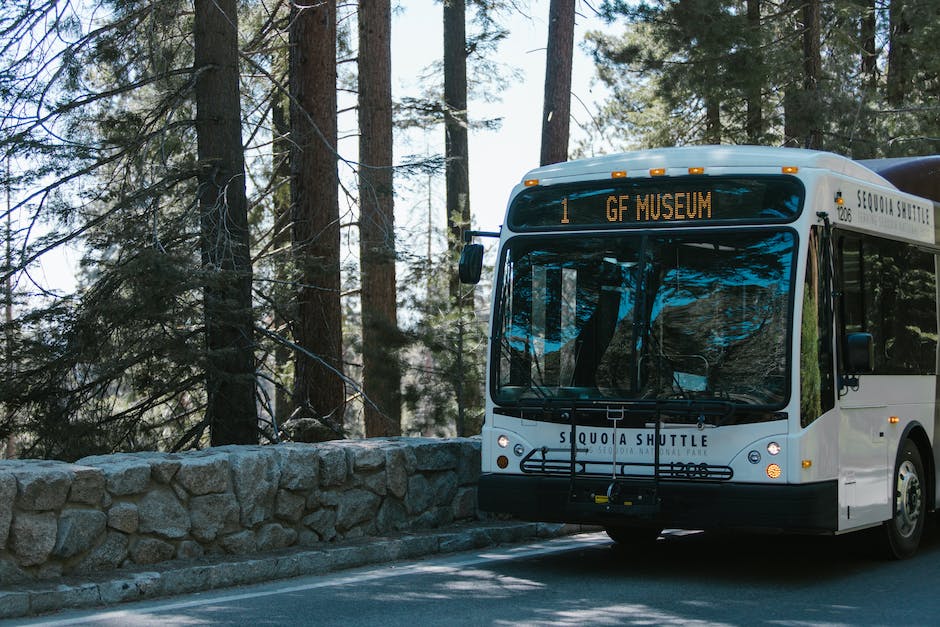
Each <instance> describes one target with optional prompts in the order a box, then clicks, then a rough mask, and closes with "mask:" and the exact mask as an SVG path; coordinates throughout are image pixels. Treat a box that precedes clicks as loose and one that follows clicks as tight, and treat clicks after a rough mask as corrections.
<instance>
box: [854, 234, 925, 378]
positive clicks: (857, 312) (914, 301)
mask: <svg viewBox="0 0 940 627" xmlns="http://www.w3.org/2000/svg"><path fill="white" fill-rule="evenodd" d="M839 270H840V276H841V292H842V298H841V309H840V312H841V315H842V325H843V329H844V331H845V332H846V333H855V332H867V333H871V335H872V338H873V340H874V345H875V364H874V366H875V368H874V373H875V374H935V373H936V360H937V292H936V290H937V280H936V277H937V272H936V261H935V257H934V255H933V254H932V253H928V252H925V251H923V250H919V249H917V248H916V247H915V246H913V245H908V244H902V243H900V242H894V241H889V240H883V239H880V238H876V237H869V236H855V235H845V236H842V237H840V238H839Z"/></svg>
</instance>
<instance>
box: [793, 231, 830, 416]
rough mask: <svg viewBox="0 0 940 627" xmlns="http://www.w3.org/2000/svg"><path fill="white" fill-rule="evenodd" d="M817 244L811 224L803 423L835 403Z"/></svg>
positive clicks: (802, 360)
mask: <svg viewBox="0 0 940 627" xmlns="http://www.w3.org/2000/svg"><path fill="white" fill-rule="evenodd" d="M819 247H820V237H819V232H818V229H817V228H815V227H814V228H813V230H812V231H811V232H810V239H809V257H808V259H807V263H806V278H805V280H804V284H803V323H802V327H801V329H800V422H801V424H802V425H803V426H804V427H805V426H807V425H809V424H810V423H811V422H813V421H814V420H816V419H817V418H819V416H821V415H822V414H824V413H826V412H827V411H829V410H830V409H832V407H833V405H834V404H835V399H834V387H833V382H834V377H833V369H834V368H833V356H832V331H831V328H832V326H831V325H832V318H831V314H830V312H829V311H828V304H827V302H828V301H827V298H826V294H825V290H826V286H825V283H824V279H823V277H825V269H824V268H823V265H822V264H823V263H824V260H825V258H826V257H825V255H824V254H822V251H821V250H820V249H819Z"/></svg>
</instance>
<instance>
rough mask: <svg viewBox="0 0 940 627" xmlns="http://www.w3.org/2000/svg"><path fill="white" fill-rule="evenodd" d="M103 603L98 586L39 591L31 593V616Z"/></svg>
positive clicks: (78, 585) (82, 584) (66, 587)
mask: <svg viewBox="0 0 940 627" xmlns="http://www.w3.org/2000/svg"><path fill="white" fill-rule="evenodd" d="M100 603H101V596H100V594H99V591H98V585H97V584H93V583H81V584H75V585H60V586H56V587H55V588H47V589H38V590H33V591H31V592H30V593H29V612H30V614H45V613H46V612H53V611H55V610H58V609H61V608H62V607H70V608H80V607H91V606H93V605H98V604H100Z"/></svg>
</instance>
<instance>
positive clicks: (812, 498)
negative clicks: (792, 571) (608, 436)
mask: <svg viewBox="0 0 940 627" xmlns="http://www.w3.org/2000/svg"><path fill="white" fill-rule="evenodd" d="M609 486H610V480H609V479H595V478H577V479H575V481H574V482H573V483H572V481H571V478H570V477H545V476H527V475H508V474H495V473H485V474H483V475H481V476H480V484H479V505H480V509H481V510H484V511H488V512H498V513H505V514H512V515H514V516H516V517H519V518H522V519H526V520H535V521H545V522H567V523H584V524H598V525H605V526H615V525H637V526H659V527H661V528H672V529H716V528H722V529H726V528H737V529H766V530H780V531H792V532H802V533H832V532H835V531H836V530H837V529H838V513H839V512H838V507H839V498H838V483H837V482H836V481H835V480H833V481H824V482H820V483H809V484H793V485H790V484H779V485H774V484H747V483H726V482H725V483H712V482H696V481H661V482H659V483H658V484H656V483H654V482H652V481H644V480H621V481H618V482H617V488H616V491H617V492H618V493H619V495H621V496H620V498H618V499H616V500H614V499H611V500H610V501H608V502H604V501H605V499H604V496H606V495H607V494H608V488H609ZM595 497H600V498H595ZM598 501H600V502H598ZM623 503H629V505H623Z"/></svg>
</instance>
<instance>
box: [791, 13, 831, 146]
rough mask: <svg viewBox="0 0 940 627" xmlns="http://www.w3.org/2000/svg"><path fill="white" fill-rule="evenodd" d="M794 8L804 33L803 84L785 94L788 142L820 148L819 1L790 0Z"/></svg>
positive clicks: (802, 54)
mask: <svg viewBox="0 0 940 627" xmlns="http://www.w3.org/2000/svg"><path fill="white" fill-rule="evenodd" d="M790 8H791V11H792V12H793V15H794V19H795V20H796V22H797V29H798V32H799V34H800V59H801V60H802V65H803V75H802V78H801V80H800V83H799V85H797V84H795V83H791V84H789V85H787V86H786V88H785V93H784V103H783V108H784V145H786V146H796V147H802V148H819V147H820V145H821V143H822V130H821V128H820V111H819V108H820V106H821V103H820V99H819V78H820V74H821V73H822V58H821V56H820V54H821V53H820V41H819V39H820V31H819V0H790Z"/></svg>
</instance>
